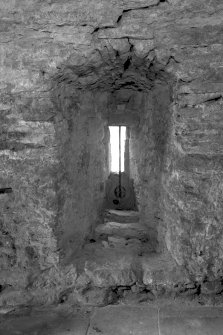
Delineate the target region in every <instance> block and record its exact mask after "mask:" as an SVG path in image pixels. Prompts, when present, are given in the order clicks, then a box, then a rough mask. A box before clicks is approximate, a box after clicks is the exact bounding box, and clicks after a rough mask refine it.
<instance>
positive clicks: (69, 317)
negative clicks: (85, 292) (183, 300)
mask: <svg viewBox="0 0 223 335" xmlns="http://www.w3.org/2000/svg"><path fill="white" fill-rule="evenodd" d="M222 312H223V311H222V308H213V307H212V308H211V307H193V306H187V307H182V306H180V305H177V304H174V305H168V304H167V305H163V306H162V307H161V306H153V307H151V306H149V305H146V304H141V305H134V306H129V305H125V306H121V305H119V306H107V307H104V308H97V309H94V310H90V309H89V310H88V311H81V310H79V311H78V310H75V309H74V308H73V309H72V308H69V307H68V306H67V307H65V306H64V307H63V308H62V307H60V308H58V307H54V308H51V309H49V308H48V309H47V310H45V309H43V308H42V309H39V310H38V309H33V310H32V309H23V310H17V311H14V312H11V313H10V314H6V315H4V316H2V315H1V322H0V333H1V334H4V335H20V334H21V335H64V334H75V335H93V334H98V333H101V334H104V335H113V334H120V335H130V334H134V335H179V334H180V335H189V334H194V335H200V334H202V335H209V334H213V335H219V334H221V333H222V326H223V318H222Z"/></svg>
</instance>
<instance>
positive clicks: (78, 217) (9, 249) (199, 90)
mask: <svg viewBox="0 0 223 335" xmlns="http://www.w3.org/2000/svg"><path fill="white" fill-rule="evenodd" d="M222 55H223V3H222V1H221V0H210V1H203V0H134V1H132V0H131V1H130V0H122V1H120V0H63V1H62V0H8V1H5V0H0V74H1V75H0V129H1V131H0V305H1V306H5V305H23V304H27V303H29V304H46V303H53V302H59V301H63V299H67V298H68V296H69V295H71V296H72V297H73V298H72V299H74V301H75V299H77V300H78V299H79V300H81V299H82V298H80V296H81V297H82V296H83V294H84V293H83V292H84V289H85V290H86V289H89V288H91V289H92V287H97V290H98V289H99V287H104V288H105V289H106V294H107V300H106V301H107V302H109V301H112V299H113V298H112V297H111V295H112V294H115V293H117V289H115V287H118V286H119V287H120V286H122V287H124V288H125V287H127V288H128V287H130V286H132V285H133V286H134V287H136V286H137V285H138V287H139V286H140V285H139V284H141V285H144V287H145V288H146V289H147V290H149V288H148V285H149V284H151V285H152V284H153V279H152V277H149V278H148V276H149V275H148V276H147V274H145V273H150V272H151V271H150V263H149V264H147V263H148V261H147V258H146V257H145V259H144V260H143V262H142V263H143V264H144V265H142V267H141V268H139V264H138V260H137V262H136V263H137V264H136V263H134V267H133V270H132V269H129V267H128V264H127V263H128V258H127V257H124V260H123V261H122V262H121V263H120V266H117V267H116V268H115V267H114V268H113V269H112V270H111V271H112V272H113V273H114V276H115V279H114V278H113V279H112V280H110V279H109V278H110V277H109V276H110V272H108V273H107V272H106V271H107V270H106V266H105V265H104V264H106V262H107V260H106V259H105V260H104V263H103V264H102V265H100V266H101V267H100V266H99V269H98V268H97V266H98V265H97V266H96V265H95V264H96V263H94V262H93V263H90V265H89V262H88V261H87V260H86V257H85V255H84V251H83V248H84V246H85V244H87V242H88V241H89V239H91V237H92V236H93V235H92V234H93V232H94V229H95V227H97V225H98V224H100V223H101V220H102V216H103V209H104V208H103V201H104V190H105V182H106V179H107V177H108V162H107V159H106V155H107V144H108V130H107V124H108V119H109V117H111V115H114V114H115V113H116V111H117V110H118V109H120V110H124V111H125V113H126V114H125V115H127V118H129V120H130V119H131V120H136V119H137V120H138V121H137V123H135V124H134V122H133V123H132V125H131V127H132V128H131V129H132V135H131V139H130V148H131V157H130V167H131V171H132V172H131V173H132V177H133V178H134V180H135V189H136V197H137V200H138V204H139V211H140V215H141V218H140V220H141V221H143V223H144V224H145V225H146V226H147V227H148V228H149V229H150V230H151V231H152V236H153V239H155V249H156V252H157V253H159V254H160V255H162V257H163V255H166V256H167V258H168V262H166V263H165V266H166V268H167V272H168V269H170V267H171V269H173V268H174V269H175V270H174V271H175V272H174V274H172V275H171V276H169V277H168V276H167V277H165V274H163V276H164V277H162V280H161V279H159V280H158V279H156V280H157V281H156V282H155V284H154V285H155V286H154V287H153V289H154V290H155V291H156V289H155V288H157V290H158V289H159V287H158V286H159V285H158V282H159V284H160V285H161V284H162V285H163V287H167V286H168V285H169V286H170V287H172V288H173V287H175V288H176V287H178V286H177V285H179V287H181V289H182V286H180V285H188V286H185V287H189V288H191V289H192V291H193V289H195V291H196V292H197V293H203V294H212V295H218V296H220V295H221V292H222V291H223V225H222V223H223V100H222V94H223V56H222ZM120 106H121V107H120ZM95 248H96V247H95ZM126 264H127V265H126ZM145 264H146V265H145ZM162 264H163V263H162ZM169 264H171V265H170V267H169ZM165 266H164V267H163V265H162V266H161V267H162V268H165ZM120 268H121V269H122V270H123V271H122V272H121V273H119V272H118V271H120ZM125 269H127V270H125ZM145 269H146V270H145ZM171 271H172V270H171ZM178 272H179V273H183V275H179V276H177V275H175V274H176V273H178ZM116 274H117V275H116ZM106 276H108V278H107V277H106ZM98 278H99V279H100V280H102V281H100V280H99V279H98ZM97 279H98V281H97ZM105 279H106V280H105ZM154 280H155V279H154ZM100 283H103V284H100ZM182 283H183V284H182ZM136 284H137V285H136ZM162 285H161V286H162ZM124 288H123V290H124ZM108 289H110V291H109V292H110V293H108ZM193 292H194V291H193ZM98 294H99V295H100V293H98ZM109 294H110V296H109V297H110V298H109V297H108V295H109ZM103 299H104V296H103ZM103 299H102V300H103ZM109 299H110V300H109ZM93 300H94V298H93ZM96 300H97V299H96Z"/></svg>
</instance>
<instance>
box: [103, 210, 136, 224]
mask: <svg viewBox="0 0 223 335" xmlns="http://www.w3.org/2000/svg"><path fill="white" fill-rule="evenodd" d="M104 221H105V222H120V223H121V222H122V223H130V222H138V221H139V212H137V211H123V210H115V209H109V210H106V211H105V214H104Z"/></svg>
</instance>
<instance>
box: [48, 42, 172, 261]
mask: <svg viewBox="0 0 223 335" xmlns="http://www.w3.org/2000/svg"><path fill="white" fill-rule="evenodd" d="M103 52H104V51H103V50H102V51H100V53H101V61H100V62H98V58H97V57H96V56H95V55H94V54H93V55H91V57H90V58H89V59H88V60H86V61H85V63H83V62H82V63H81V64H77V63H75V64H73V63H72V57H71V58H70V59H69V60H68V61H67V63H66V64H62V65H61V67H60V68H59V70H58V73H57V75H56V76H55V78H54V91H53V101H54V104H55V106H56V109H57V116H56V118H55V129H56V134H57V141H58V148H59V153H58V160H59V164H60V172H59V174H58V178H57V197H58V208H59V210H58V216H57V228H56V235H57V238H58V245H59V249H60V252H61V259H63V260H64V261H65V262H69V261H71V260H73V259H74V258H75V255H76V254H77V252H78V250H80V249H81V248H82V247H83V245H84V244H86V243H89V241H91V240H93V239H94V231H95V228H96V227H97V225H98V224H101V223H102V221H103V213H104V210H105V207H106V199H105V198H106V181H107V179H108V176H109V174H110V171H109V126H112V125H113V126H114V125H123V126H126V127H127V128H128V131H129V171H128V174H129V177H130V178H131V180H133V184H134V192H135V197H136V206H137V208H138V211H139V217H140V222H142V223H143V224H145V225H146V226H147V227H148V228H149V230H150V240H149V241H148V243H150V244H151V245H152V248H153V250H154V251H156V252H161V251H163V250H164V249H165V242H164V237H163V234H164V231H165V224H164V222H163V211H164V208H163V201H162V176H163V173H164V170H165V157H166V156H165V155H166V150H167V145H168V139H169V134H170V131H171V108H170V105H171V97H172V86H173V79H172V77H171V76H170V75H169V74H168V73H166V72H165V71H164V69H163V66H162V65H161V64H159V63H158V62H157V60H156V59H155V58H153V59H150V57H148V58H143V57H139V56H138V55H137V56H136V55H135V54H134V49H133V47H132V46H130V48H129V50H128V52H125V53H122V54H121V52H119V51H118V50H114V49H111V50H109V51H108V50H107V51H106V53H103ZM95 53H97V54H98V52H97V51H96V52H95ZM75 59H76V58H75ZM96 59H97V61H96Z"/></svg>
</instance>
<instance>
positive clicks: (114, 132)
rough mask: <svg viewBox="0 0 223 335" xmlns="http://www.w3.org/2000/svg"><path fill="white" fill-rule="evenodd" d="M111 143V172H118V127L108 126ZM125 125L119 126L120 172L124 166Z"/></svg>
mask: <svg viewBox="0 0 223 335" xmlns="http://www.w3.org/2000/svg"><path fill="white" fill-rule="evenodd" d="M109 130H110V144H111V172H119V127H117V126H112V127H109ZM125 139H126V127H121V172H124V166H125V159H124V157H125Z"/></svg>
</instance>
